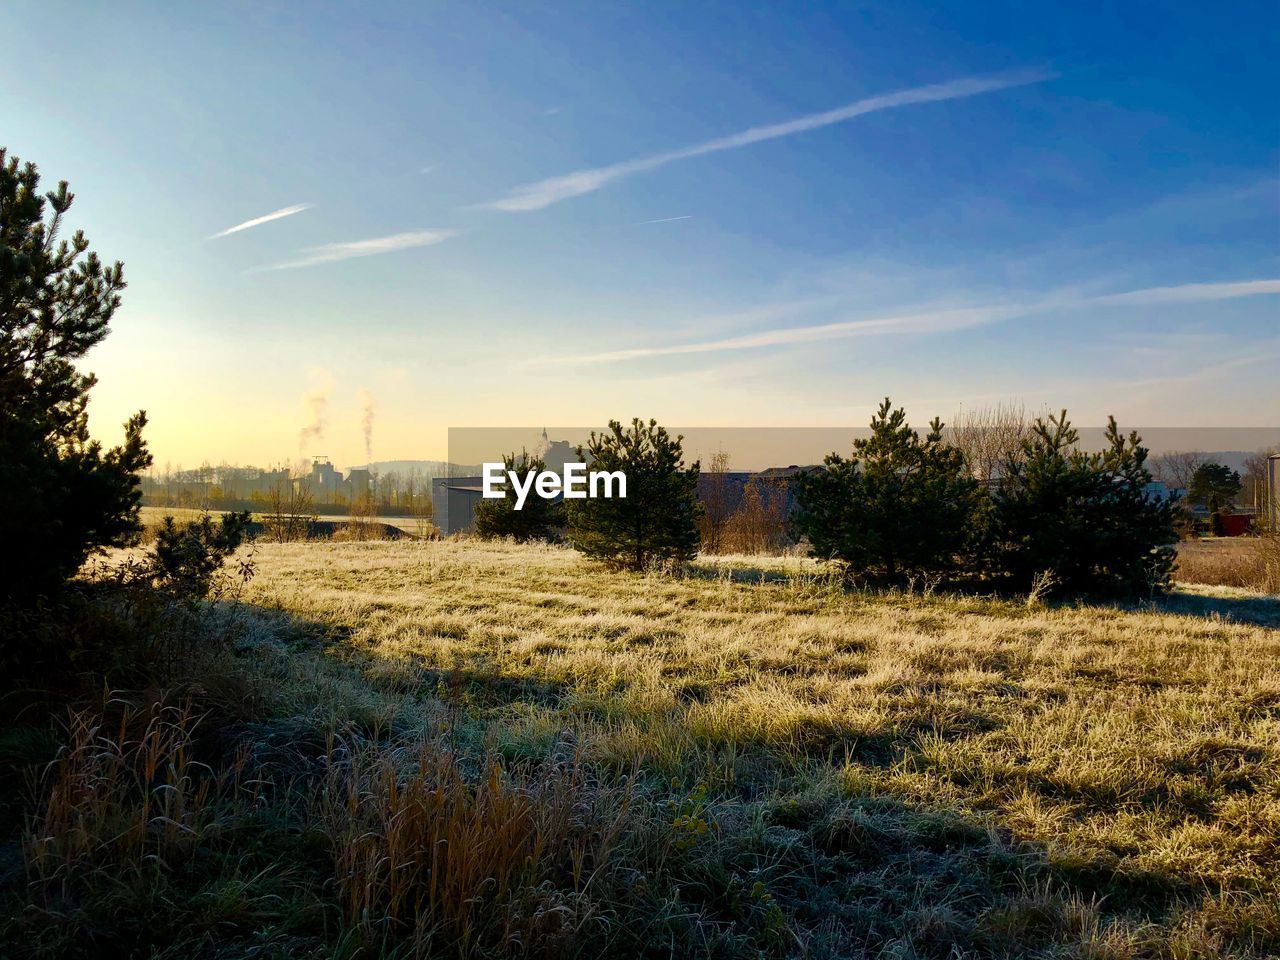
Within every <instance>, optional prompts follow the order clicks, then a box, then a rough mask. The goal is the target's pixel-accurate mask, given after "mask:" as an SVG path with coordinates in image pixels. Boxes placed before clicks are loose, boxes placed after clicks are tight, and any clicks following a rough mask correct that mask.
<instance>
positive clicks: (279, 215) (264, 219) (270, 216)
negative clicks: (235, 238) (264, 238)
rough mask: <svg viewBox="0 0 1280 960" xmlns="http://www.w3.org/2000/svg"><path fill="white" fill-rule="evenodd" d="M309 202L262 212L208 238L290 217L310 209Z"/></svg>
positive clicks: (227, 234)
mask: <svg viewBox="0 0 1280 960" xmlns="http://www.w3.org/2000/svg"><path fill="white" fill-rule="evenodd" d="M311 207H312V204H310V203H295V204H294V205H293V206H292V207H281V208H280V209H279V210H273V211H271V213H267V214H263V215H262V216H260V217H254V218H253V219H252V220H246V221H245V222H244V223H237V224H236V225H235V226H234V227H227V229H225V230H222V231H220V232H218V233H215V234H214V235H213V236H211V237H210V238H209V239H210V240H217V239H218V238H219V237H229V236H231V234H233V233H239V232H240V231H241V230H251V229H253V228H254V227H260V226H262V225H263V224H264V223H270V222H271V221H272V220H283V219H284V218H285V217H292V216H293V215H294V214H295V213H301V212H302V211H303V210H310V209H311Z"/></svg>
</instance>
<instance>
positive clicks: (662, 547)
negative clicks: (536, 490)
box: [568, 419, 700, 570]
mask: <svg viewBox="0 0 1280 960" xmlns="http://www.w3.org/2000/svg"><path fill="white" fill-rule="evenodd" d="M683 440H684V438H683V437H682V436H677V437H674V438H673V437H671V436H670V435H669V434H668V433H667V431H666V430H665V429H663V428H662V427H660V426H658V424H657V421H655V420H650V421H649V422H648V423H647V424H646V423H645V422H644V421H642V420H639V419H635V420H632V421H631V426H630V427H629V428H625V429H624V428H623V426H622V424H621V423H619V422H618V421H616V420H614V421H611V422H610V423H609V431H608V432H607V433H601V434H599V435H597V434H595V433H592V434H591V439H590V441H589V442H588V444H587V447H586V450H585V451H584V450H581V449H579V451H578V455H579V456H581V457H583V458H584V459H586V461H587V462H588V463H589V464H590V468H591V470H593V471H609V472H613V471H619V470H620V471H622V472H623V473H624V474H625V475H626V478H627V495H626V497H617V496H614V497H613V498H604V497H597V498H588V499H582V500H577V499H575V500H570V501H568V508H569V542H570V543H572V544H573V546H574V547H575V548H577V549H578V550H579V551H581V552H582V553H584V554H585V555H587V556H589V557H593V558H595V559H598V560H603V561H604V562H606V563H608V564H609V565H610V566H615V567H620V568H624V569H630V570H643V569H644V568H645V567H647V566H649V565H650V564H652V563H654V562H656V561H663V560H670V561H676V562H685V561H688V560H692V559H693V558H694V556H695V555H696V554H697V551H698V515H699V511H700V506H699V504H698V498H697V491H698V470H699V464H698V463H697V462H695V463H694V464H693V465H692V466H690V467H688V468H686V467H685V464H684V450H683V447H682V441H683Z"/></svg>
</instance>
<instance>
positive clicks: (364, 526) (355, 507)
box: [332, 493, 388, 542]
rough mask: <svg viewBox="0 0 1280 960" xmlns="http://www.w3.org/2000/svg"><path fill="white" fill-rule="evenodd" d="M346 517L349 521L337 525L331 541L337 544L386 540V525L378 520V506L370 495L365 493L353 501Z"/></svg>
mask: <svg viewBox="0 0 1280 960" xmlns="http://www.w3.org/2000/svg"><path fill="white" fill-rule="evenodd" d="M348 516H350V518H351V519H350V520H348V521H347V522H346V523H340V524H338V525H337V527H336V528H335V529H334V531H333V537H332V539H334V540H336V541H338V542H343V541H348V542H351V541H359V540H386V539H388V536H387V525H386V524H385V523H382V522H381V521H380V520H378V505H377V503H376V502H375V501H374V499H373V496H372V495H370V494H367V493H366V494H365V495H364V496H361V497H357V498H356V499H355V500H353V501H352V502H351V508H350V510H349V511H348Z"/></svg>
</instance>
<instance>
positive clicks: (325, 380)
mask: <svg viewBox="0 0 1280 960" xmlns="http://www.w3.org/2000/svg"><path fill="white" fill-rule="evenodd" d="M311 378H312V380H314V381H316V384H317V385H316V387H315V389H313V390H312V391H311V392H310V393H308V394H307V395H306V397H305V402H306V405H307V409H308V410H309V411H310V413H311V422H310V423H308V424H307V425H306V426H305V427H303V428H302V430H301V431H299V433H298V451H299V452H300V453H301V452H303V451H305V450H306V447H307V444H308V443H309V442H311V441H312V440H321V439H323V438H324V432H325V430H326V429H328V426H329V392H330V391H331V390H332V389H333V377H332V375H331V374H330V373H329V371H327V370H313V371H312V372H311Z"/></svg>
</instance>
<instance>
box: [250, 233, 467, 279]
mask: <svg viewBox="0 0 1280 960" xmlns="http://www.w3.org/2000/svg"><path fill="white" fill-rule="evenodd" d="M454 236H457V231H456V230H414V231H411V232H409V233H393V234H391V235H390V236H387V237H373V238H372V239H369V240H353V241H351V242H350V243H326V244H324V245H322V246H318V247H310V248H308V249H307V250H305V251H303V254H304V255H303V256H301V257H299V258H298V259H296V260H286V261H285V262H284V263H275V264H272V265H271V266H268V267H262V268H260V270H263V271H265V270H292V269H294V268H296V267H313V266H315V265H316V264H320V263H337V262H338V261H340V260H351V259H353V258H355V257H372V256H377V255H378V254H380V253H395V252H396V251H397V250H409V249H412V248H413V247H428V246H432V245H433V244H437V243H443V242H444V241H445V240H448V239H449V238H450V237H454ZM250 272H259V271H250Z"/></svg>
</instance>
